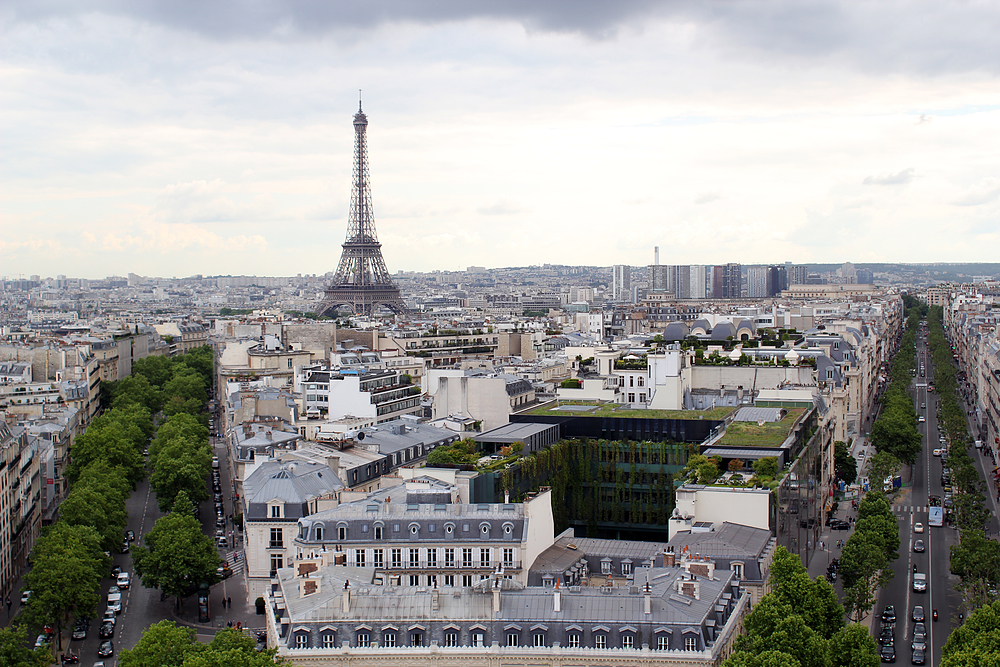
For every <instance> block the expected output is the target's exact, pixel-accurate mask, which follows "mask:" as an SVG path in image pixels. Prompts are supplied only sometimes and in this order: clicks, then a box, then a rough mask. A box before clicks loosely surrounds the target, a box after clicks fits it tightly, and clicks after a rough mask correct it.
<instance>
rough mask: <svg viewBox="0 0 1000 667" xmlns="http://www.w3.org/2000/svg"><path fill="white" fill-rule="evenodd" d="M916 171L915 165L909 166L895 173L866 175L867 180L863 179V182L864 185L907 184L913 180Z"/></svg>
mask: <svg viewBox="0 0 1000 667" xmlns="http://www.w3.org/2000/svg"><path fill="white" fill-rule="evenodd" d="M914 171H915V169H914V168H913V167H908V168H906V169H904V170H903V171H897V172H896V173H895V174H886V175H885V176H865V180H863V181H861V183H862V185H905V184H907V183H909V182H910V181H912V180H913V178H914Z"/></svg>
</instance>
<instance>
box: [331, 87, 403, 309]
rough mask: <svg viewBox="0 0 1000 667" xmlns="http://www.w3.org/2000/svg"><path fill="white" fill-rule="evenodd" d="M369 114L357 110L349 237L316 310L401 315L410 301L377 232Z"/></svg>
mask: <svg viewBox="0 0 1000 667" xmlns="http://www.w3.org/2000/svg"><path fill="white" fill-rule="evenodd" d="M367 131H368V116H366V115H365V114H364V113H363V112H362V111H361V102H358V113H356V114H354V179H353V184H352V186H351V212H350V216H349V219H348V223H347V240H346V241H344V244H343V245H342V246H341V247H342V248H343V249H344V250H343V253H341V255H340V264H339V265H338V266H337V273H336V274H335V275H334V277H333V282H332V283H330V285H329V286H328V287H327V288H326V290H325V294H324V296H323V301H322V302H321V303H320V305H319V308H317V310H316V312H317V314H318V315H323V314H324V313H330V314H335V313H336V310H337V309H338V308H340V307H341V306H347V307H349V308H350V309H351V310H352V311H353V312H354V313H355V314H356V315H364V316H366V317H370V316H371V315H372V314H373V313H374V312H375V311H376V310H377V309H378V308H379V307H380V306H381V307H384V308H388V309H389V310H391V311H392V312H394V313H396V314H397V315H403V314H406V312H407V308H406V304H405V303H403V298H402V297H401V296H400V295H399V288H398V287H396V285H395V284H393V282H392V278H390V277H389V270H388V269H386V268H385V260H384V259H383V258H382V244H381V243H379V242H378V235H377V234H376V233H375V212H374V211H373V209H372V191H371V186H370V185H369V174H368V138H367Z"/></svg>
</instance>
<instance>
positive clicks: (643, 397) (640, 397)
mask: <svg viewBox="0 0 1000 667" xmlns="http://www.w3.org/2000/svg"><path fill="white" fill-rule="evenodd" d="M639 402H640V403H645V402H646V394H642V393H640V394H639Z"/></svg>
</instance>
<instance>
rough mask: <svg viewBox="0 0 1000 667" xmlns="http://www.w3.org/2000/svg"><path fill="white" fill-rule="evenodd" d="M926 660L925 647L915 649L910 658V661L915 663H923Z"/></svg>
mask: <svg viewBox="0 0 1000 667" xmlns="http://www.w3.org/2000/svg"><path fill="white" fill-rule="evenodd" d="M926 661H927V658H926V652H925V651H924V650H923V649H919V648H918V649H913V657H912V658H910V662H912V663H913V664H914V665H922V664H924V662H926Z"/></svg>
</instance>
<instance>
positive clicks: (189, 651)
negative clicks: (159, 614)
mask: <svg viewBox="0 0 1000 667" xmlns="http://www.w3.org/2000/svg"><path fill="white" fill-rule="evenodd" d="M202 649H203V645H202V644H201V643H200V642H199V641H198V640H197V638H196V637H195V631H194V629H193V628H186V627H183V626H179V625H177V624H176V623H174V622H173V621H160V622H159V623H156V624H154V625H151V626H149V627H148V628H146V629H145V630H144V631H143V633H142V637H140V638H139V641H138V643H137V644H136V645H135V646H133V647H132V648H131V649H125V650H124V651H122V652H121V653H120V654H119V655H118V664H119V665H120V666H121V667H181V665H183V664H184V661H185V660H187V658H188V657H190V656H191V655H194V654H196V653H198V652H199V651H201V650H202Z"/></svg>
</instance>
